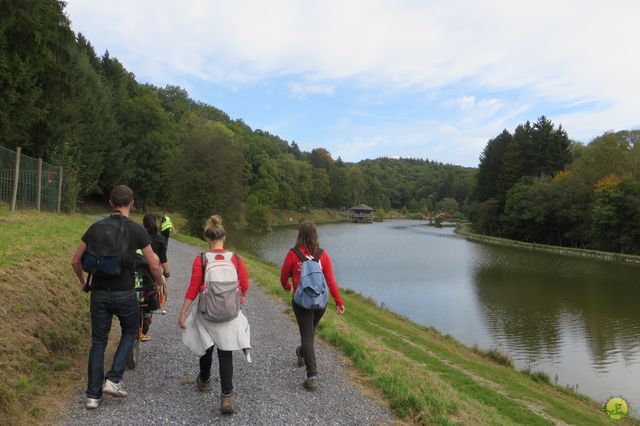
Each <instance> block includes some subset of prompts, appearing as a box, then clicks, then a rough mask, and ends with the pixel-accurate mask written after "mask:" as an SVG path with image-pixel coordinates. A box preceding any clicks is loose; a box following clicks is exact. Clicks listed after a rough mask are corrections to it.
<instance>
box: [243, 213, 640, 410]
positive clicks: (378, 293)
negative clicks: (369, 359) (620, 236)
mask: <svg viewBox="0 0 640 426" xmlns="http://www.w3.org/2000/svg"><path fill="white" fill-rule="evenodd" d="M318 233H319V236H320V244H321V246H322V247H323V248H325V249H326V250H327V252H328V253H329V255H330V256H331V259H332V262H333V264H334V271H335V275H336V280H337V281H338V283H339V284H340V286H341V287H344V288H350V289H353V290H356V291H358V292H359V293H361V294H363V295H365V296H371V297H372V298H373V299H375V300H376V301H377V302H378V303H383V304H384V306H385V307H387V308H388V309H391V310H393V311H395V312H398V313H400V314H402V315H405V316H407V317H408V318H410V319H411V320H413V321H414V322H417V323H420V324H423V325H425V326H433V327H435V328H437V329H438V330H440V331H441V332H442V333H444V334H451V335H452V336H454V337H456V338H457V339H458V340H460V341H462V342H464V343H465V344H467V345H473V344H478V345H479V346H480V347H482V348H493V347H497V348H499V349H500V350H502V351H503V352H506V353H508V354H509V355H511V357H512V358H513V359H514V361H515V362H516V364H517V366H518V367H519V368H526V367H530V368H531V369H532V370H542V371H544V372H546V373H547V374H549V376H550V377H551V378H552V380H553V378H554V377H555V375H557V376H558V383H559V384H562V385H578V390H579V391H580V392H582V393H585V394H587V395H589V396H591V397H592V398H594V399H596V400H598V401H605V400H606V399H608V397H609V396H611V395H621V396H623V397H624V398H625V399H626V400H627V401H628V402H629V403H630V404H631V406H632V407H633V409H634V412H635V414H636V416H637V414H638V410H639V409H640V285H639V284H638V279H637V277H638V273H639V272H640V267H638V266H630V265H623V264H617V263H610V262H603V261H598V260H593V259H581V258H574V257H566V256H559V255H553V254H547V253H537V252H533V251H528V250H522V249H513V248H507V247H498V246H491V245H485V244H477V243H472V242H469V241H466V240H464V239H462V238H458V237H456V236H455V235H454V234H453V230H452V229H436V228H432V227H428V226H426V224H425V223H424V222H420V221H387V222H383V223H374V224H367V225H354V224H346V223H344V224H342V223H341V224H327V225H319V226H318ZM234 234H235V235H234V239H235V241H231V242H232V243H235V244H237V245H240V246H241V247H243V248H245V249H247V250H250V251H252V252H254V253H256V254H257V255H259V256H260V257H262V258H263V259H265V260H268V261H270V262H273V263H276V264H278V265H280V264H281V263H282V260H283V259H284V256H285V254H286V251H287V249H288V248H290V247H291V246H292V245H293V243H294V241H295V237H296V235H297V230H296V229H295V228H280V229H277V230H276V231H274V232H272V233H269V234H249V233H245V234H239V233H238V232H237V231H236V232H234ZM348 309H349V307H348V306H347V313H348Z"/></svg>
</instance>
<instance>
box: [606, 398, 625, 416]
mask: <svg viewBox="0 0 640 426" xmlns="http://www.w3.org/2000/svg"><path fill="white" fill-rule="evenodd" d="M604 407H605V409H606V410H607V414H608V415H609V418H611V419H613V420H620V419H623V418H625V417H626V416H627V414H628V413H629V404H627V401H625V400H624V398H622V397H620V396H615V397H613V398H609V400H608V401H607V404H606V405H605V406H604Z"/></svg>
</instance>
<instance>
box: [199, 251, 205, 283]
mask: <svg viewBox="0 0 640 426" xmlns="http://www.w3.org/2000/svg"><path fill="white" fill-rule="evenodd" d="M206 258H207V256H205V254H204V252H200V263H201V264H202V283H203V284H204V273H205V269H206V267H207V262H205V260H206Z"/></svg>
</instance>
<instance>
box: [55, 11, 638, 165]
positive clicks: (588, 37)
mask: <svg viewBox="0 0 640 426" xmlns="http://www.w3.org/2000/svg"><path fill="white" fill-rule="evenodd" d="M66 13H67V15H68V16H69V18H70V20H71V24H72V28H73V30H74V31H75V32H76V33H78V32H80V33H82V34H84V35H85V37H87V38H88V39H89V41H90V42H91V43H92V44H93V46H94V47H95V49H96V52H97V53H98V54H99V55H101V54H102V53H104V51H105V50H109V53H110V55H111V56H115V57H117V58H118V59H119V60H120V62H122V63H123V65H124V66H125V67H126V68H127V70H128V71H130V72H132V73H134V74H135V76H136V79H137V80H138V81H139V82H144V83H151V84H154V85H158V86H165V85H177V86H180V87H182V88H184V89H186V90H187V91H188V92H189V96H190V97H191V98H193V99H195V100H197V101H201V102H204V103H207V104H210V105H213V106H215V107H217V108H220V109H222V110H223V111H225V112H226V113H227V114H229V116H231V117H232V118H233V119H237V118H240V119H242V120H243V121H244V122H245V123H246V124H248V125H249V126H251V127H252V128H253V129H262V130H265V131H268V132H269V133H271V134H275V135H278V136H280V137H281V138H283V139H285V140H287V141H289V142H293V141H295V142H296V143H297V144H298V145H299V146H300V148H301V149H303V150H306V151H310V150H311V149H313V148H317V147H323V148H326V149H327V150H328V151H329V152H330V153H331V154H332V156H333V157H334V158H337V157H338V156H340V157H341V158H342V159H343V160H345V161H353V162H356V161H359V160H362V159H366V158H377V157H381V156H386V157H405V158H406V157H410V158H425V159H429V160H435V161H439V162H443V163H451V164H459V165H463V166H471V167H475V166H477V165H478V158H479V155H480V153H481V152H482V149H483V148H484V146H485V145H486V143H487V141H488V140H489V139H491V138H493V137H495V136H497V135H498V134H499V133H500V132H501V131H502V130H503V129H505V128H506V129H508V130H509V131H513V130H514V128H515V127H516V126H517V125H518V124H521V123H524V122H525V121H527V120H529V121H532V122H533V121H535V120H536V119H537V118H538V117H540V116H541V115H545V116H546V117H548V118H550V119H551V120H552V121H553V122H554V123H556V125H562V126H563V128H564V129H565V130H566V131H567V133H568V135H569V137H570V138H571V139H574V140H578V141H581V142H585V143H587V142H589V141H590V140H592V139H593V138H594V137H596V136H598V135H601V134H602V133H604V132H605V131H611V130H615V131H618V130H629V129H637V128H639V127H640V48H639V44H640V43H639V42H640V30H639V29H638V24H637V18H638V17H640V1H636V0H607V1H595V0H578V1H573V0H553V1H547V0H538V1H535V2H533V1H497V0H477V1H475V0H466V1H458V0H442V1H429V0H407V1H405V0H393V1H392V0H388V1H379V0H349V1H347V0H338V1H334V0H323V1H294V0H269V1H244V0H234V1H217V0H216V1H214V0H181V1H177V0H109V1H104V0H67V8H66Z"/></svg>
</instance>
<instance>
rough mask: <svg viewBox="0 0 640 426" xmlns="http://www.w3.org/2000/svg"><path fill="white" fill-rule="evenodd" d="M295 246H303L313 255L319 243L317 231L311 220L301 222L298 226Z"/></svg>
mask: <svg viewBox="0 0 640 426" xmlns="http://www.w3.org/2000/svg"><path fill="white" fill-rule="evenodd" d="M296 247H297V248H302V247H304V248H305V249H306V250H307V253H309V254H310V255H314V254H315V253H316V252H317V251H318V248H319V247H320V245H319V244H318V231H317V230H316V226H315V225H314V224H313V223H311V222H302V223H301V224H300V227H299V228H298V239H297V240H296Z"/></svg>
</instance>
